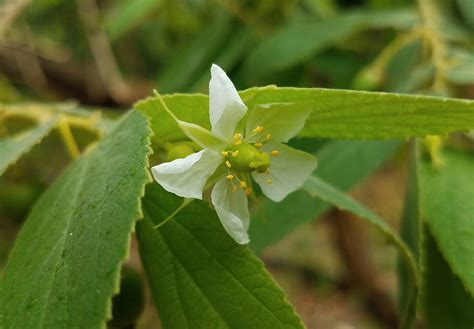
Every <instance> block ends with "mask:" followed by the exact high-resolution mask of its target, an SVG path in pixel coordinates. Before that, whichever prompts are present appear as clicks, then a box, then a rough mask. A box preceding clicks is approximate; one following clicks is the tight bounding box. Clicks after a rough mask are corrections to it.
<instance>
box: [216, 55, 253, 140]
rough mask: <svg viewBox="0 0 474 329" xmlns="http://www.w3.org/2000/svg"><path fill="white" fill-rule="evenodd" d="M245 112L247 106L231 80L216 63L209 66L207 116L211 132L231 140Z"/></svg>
mask: <svg viewBox="0 0 474 329" xmlns="http://www.w3.org/2000/svg"><path fill="white" fill-rule="evenodd" d="M245 113H247V107H246V106H245V105H244V103H243V102H242V99H240V96H239V94H238V93H237V90H236V89H235V87H234V84H233V83H232V81H230V79H229V77H228V76H227V74H225V72H224V71H223V70H222V69H221V68H220V67H219V66H217V65H216V64H212V67H211V81H210V82H209V116H210V120H211V126H212V133H213V134H215V135H217V136H219V137H221V138H223V139H225V140H226V141H227V142H231V141H232V137H233V135H234V131H235V127H236V126H237V124H238V123H239V121H240V119H242V118H243V117H244V115H245Z"/></svg>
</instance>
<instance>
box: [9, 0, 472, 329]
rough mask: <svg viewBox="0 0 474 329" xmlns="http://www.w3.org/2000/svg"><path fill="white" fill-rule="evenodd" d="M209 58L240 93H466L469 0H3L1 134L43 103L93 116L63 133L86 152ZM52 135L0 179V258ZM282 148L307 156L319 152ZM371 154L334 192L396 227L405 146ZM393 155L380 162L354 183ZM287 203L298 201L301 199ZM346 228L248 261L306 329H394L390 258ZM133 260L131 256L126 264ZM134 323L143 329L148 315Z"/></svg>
mask: <svg viewBox="0 0 474 329" xmlns="http://www.w3.org/2000/svg"><path fill="white" fill-rule="evenodd" d="M211 63H217V64H219V65H220V66H221V67H222V68H223V69H224V70H225V71H226V72H228V73H229V76H230V77H231V79H232V80H233V81H234V82H235V84H236V86H237V88H238V89H245V88H249V87H253V86H259V85H267V84H277V85H279V86H294V87H323V88H342V89H357V90H370V91H390V92H401V93H418V94H434V95H443V96H450V97H461V98H473V97H474V2H473V1H472V0H419V1H414V0H396V1H393V0H262V1H249V0H242V1H238V0H229V1H227V0H207V1H206V0H134V1H129V0H115V1H112V0H99V1H98V0H75V1H61V0H36V1H29V0H16V1H11V0H10V1H9V0H3V2H2V3H1V4H0V102H1V103H2V104H3V105H1V106H0V107H1V108H0V137H5V136H9V135H12V134H14V133H15V132H18V131H22V130H23V129H25V128H29V127H32V126H33V125H34V122H35V120H34V119H35V118H34V116H32V118H31V119H27V118H25V117H21V118H20V117H15V115H13V116H12V115H10V116H9V117H8V120H6V118H7V116H6V115H4V116H2V113H4V112H6V111H7V110H6V109H8V111H11V110H12V108H14V107H15V106H16V105H17V104H24V103H29V102H42V103H44V104H43V105H38V106H42V111H45V112H48V113H56V112H58V111H59V112H61V113H63V114H64V113H67V114H68V115H73V116H79V117H80V116H85V117H94V118H99V117H100V119H97V120H99V121H97V122H100V124H98V126H97V127H96V129H92V130H91V129H85V128H84V127H81V125H78V126H73V127H72V133H73V135H74V136H75V138H76V140H77V142H78V148H79V151H84V150H85V149H86V148H87V145H88V144H90V143H91V142H93V141H94V140H96V139H97V138H98V137H99V136H100V134H101V131H103V130H104V129H107V118H112V117H114V116H116V115H117V114H119V113H122V111H123V110H125V109H127V108H130V107H131V106H132V104H133V103H134V102H135V101H137V100H138V99H141V98H143V97H146V96H149V95H150V94H151V93H150V91H151V89H153V88H156V89H158V90H159V91H160V92H161V93H175V92H186V93H188V92H202V93H207V88H208V81H209V78H210V75H209V67H210V64H211ZM50 102H55V103H56V104H60V105H55V106H50V105H47V104H48V103H50ZM58 102H60V103H58ZM84 108H87V109H88V110H93V112H92V114H90V113H91V112H83V109H84ZM99 109H101V110H104V111H103V112H101V113H99V112H98V110H99ZM2 110H3V112H2ZM55 111H56V112H55ZM85 113H86V114H85ZM94 113H95V114H94ZM63 140H64V131H63V132H62V131H61V130H58V131H56V130H53V131H52V133H51V134H49V135H48V136H47V137H45V139H44V140H43V141H42V143H41V144H38V145H37V146H35V147H33V149H32V151H31V152H29V153H28V154H27V155H26V156H24V157H22V159H21V160H19V161H18V162H17V163H16V165H15V166H13V167H11V168H10V169H9V170H8V171H7V172H6V173H5V175H3V176H2V178H1V179H0V217H1V218H0V219H1V220H0V264H1V265H3V264H4V263H5V261H6V257H7V254H8V250H9V249H10V248H11V245H12V241H13V240H14V237H15V234H16V232H17V231H18V228H19V226H20V225H21V222H22V221H23V220H24V218H25V217H26V216H27V214H28V211H29V209H30V207H31V205H32V204H33V203H34V201H35V200H36V199H37V198H38V196H39V195H40V194H41V193H42V191H43V190H44V189H45V188H46V187H47V186H48V184H49V183H50V182H51V181H52V180H53V179H54V178H55V177H57V175H58V173H60V172H61V171H62V170H63V169H64V167H65V166H66V165H67V164H68V163H69V162H70V158H71V157H72V158H74V151H71V149H70V148H68V145H67V143H63ZM294 143H295V145H297V146H299V147H300V148H306V149H309V150H311V151H314V150H315V149H318V148H319V147H320V146H321V145H323V146H324V145H325V144H324V141H321V143H314V141H311V142H310V143H308V142H307V141H304V140H300V141H295V142H294ZM341 143H344V142H341ZM351 143H355V142H351ZM342 145H343V144H341V147H342ZM360 145H363V144H360ZM346 146H348V147H353V145H350V144H349V145H346ZM361 147H362V146H361ZM377 147H378V148H379V149H376V151H375V153H376V154H378V156H377V157H376V156H375V155H374V156H373V157H372V155H371V156H370V157H369V156H368V158H367V159H368V160H367V161H368V163H371V164H372V165H371V166H372V167H370V166H369V165H368V166H369V167H370V169H367V170H369V171H368V172H366V173H363V174H362V173H360V174H357V175H358V176H357V179H352V181H351V183H350V184H347V181H344V182H342V181H341V185H342V186H341V188H343V189H350V188H352V187H353V185H354V184H356V183H359V184H358V185H357V187H356V188H355V189H354V188H352V195H353V196H355V197H356V199H358V200H360V201H362V202H363V203H365V204H367V205H368V206H369V207H370V208H372V209H374V210H375V211H376V212H377V213H378V214H380V215H382V217H383V218H385V219H387V220H389V222H390V223H391V224H392V225H394V226H395V227H398V225H399V219H400V217H401V214H402V208H403V195H404V193H405V188H406V186H405V185H406V184H405V182H406V180H407V173H408V171H409V170H408V165H407V162H408V161H407V158H408V151H407V147H406V146H405V147H404V146H402V147H400V145H399V144H397V145H394V144H384V145H379V146H377ZM356 149H357V148H356ZM384 149H385V150H388V151H387V152H388V153H387V154H386V155H385V154H384V155H383V156H382V158H383V159H382V158H380V157H381V156H380V154H382V153H383V151H381V150H384ZM394 152H395V153H394ZM322 153H324V151H322ZM375 153H374V154H375ZM391 154H395V156H392V160H390V161H389V162H388V163H385V165H383V166H382V167H381V168H379V169H378V170H376V171H375V173H374V174H372V175H371V176H370V177H369V178H368V179H364V180H362V179H363V178H364V177H365V176H367V175H368V174H369V173H370V172H373V171H374V170H375V169H376V167H378V165H379V164H380V163H379V162H383V161H382V160H385V159H386V157H388V156H389V155H391ZM321 156H323V154H321ZM348 159H352V158H350V157H349V158H348ZM374 161H376V163H377V166H374V165H373V163H374ZM377 161H378V162H377ZM341 163H342V162H341ZM356 165H357V164H355V163H351V162H347V166H349V167H351V166H356ZM321 170H323V173H322V175H323V176H324V170H325V169H324V166H323V167H322V169H321ZM338 170H339V169H338ZM341 170H344V169H343V168H342V169H341ZM364 170H365V169H364ZM335 172H336V171H331V173H329V172H328V178H329V179H330V180H331V182H334V181H335V180H336V181H337V179H338V176H339V175H338V174H337V173H336V174H334V173H335ZM331 175H333V176H334V177H329V176H331ZM361 181H362V183H360V182H361ZM298 200H299V202H301V205H302V206H303V207H304V205H305V203H304V197H303V198H302V199H301V198H300V199H298ZM321 212H322V210H321ZM310 216H311V215H310ZM328 218H331V221H329V220H328ZM336 219H337V220H336ZM334 223H336V224H334ZM360 224H361V223H359V221H358V220H357V218H355V217H353V216H349V215H347V214H345V213H342V212H339V211H335V210H329V212H326V213H325V215H324V218H323V219H321V220H319V221H318V222H317V224H316V222H314V223H313V224H312V223H311V221H310V218H309V219H308V222H307V224H304V225H301V226H299V228H298V229H296V230H295V231H294V232H293V233H291V234H290V235H288V236H287V237H286V238H285V239H283V240H281V241H280V242H278V243H276V244H275V245H273V246H271V247H270V248H266V249H265V250H264V251H263V253H262V259H263V260H264V261H265V262H266V264H267V266H268V268H269V270H270V271H272V272H273V274H274V275H275V276H276V278H277V280H278V281H279V283H280V284H281V285H282V286H283V288H284V289H285V290H286V291H287V292H288V294H289V298H290V300H291V302H292V303H294V304H295V306H296V308H297V310H298V312H299V313H300V314H301V315H302V317H303V319H304V321H305V323H306V324H307V325H308V327H309V328H329V329H331V328H334V329H349V328H391V327H394V326H395V325H396V323H397V318H396V317H397V316H396V312H395V310H396V307H395V306H394V305H396V301H395V300H396V296H395V294H396V274H395V271H394V269H395V267H396V257H395V254H394V253H393V251H392V250H391V249H389V248H388V247H387V246H385V245H384V241H382V239H381V238H380V236H378V235H377V234H376V233H375V231H374V232H372V230H371V229H367V228H366V227H365V226H362V225H360ZM374 246H375V247H374ZM255 249H258V246H257V247H255ZM137 259H138V256H137V255H136V248H135V249H133V250H132V257H131V263H133V264H135V267H139V266H138V263H139V262H138V261H137ZM140 327H143V328H154V327H156V314H155V313H154V310H153V308H152V307H147V308H146V311H145V313H144V315H143V316H142V320H141V321H140Z"/></svg>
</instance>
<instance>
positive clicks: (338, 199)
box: [305, 176, 418, 329]
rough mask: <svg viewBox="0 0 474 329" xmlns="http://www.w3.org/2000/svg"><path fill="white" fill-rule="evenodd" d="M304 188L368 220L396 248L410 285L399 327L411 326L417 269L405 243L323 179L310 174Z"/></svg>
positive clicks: (380, 220)
mask: <svg viewBox="0 0 474 329" xmlns="http://www.w3.org/2000/svg"><path fill="white" fill-rule="evenodd" d="M305 189H306V190H307V191H308V192H309V193H311V194H312V195H314V196H315V197H319V198H321V199H323V200H324V201H326V202H328V203H331V204H332V205H334V206H336V207H337V208H339V209H341V210H346V211H350V212H352V213H353V214H355V215H357V216H359V217H361V218H364V219H366V220H368V221H369V223H371V224H372V225H374V227H376V228H377V229H378V230H379V231H380V232H381V233H382V234H384V236H385V237H386V238H387V240H388V241H389V242H390V243H392V244H393V245H394V246H395V247H396V248H397V249H398V251H399V252H400V255H401V256H402V258H403V260H404V261H405V263H406V265H407V267H408V269H409V273H410V286H411V287H410V288H411V289H410V295H409V298H408V303H407V305H406V307H405V309H404V310H403V314H402V318H401V325H400V327H401V328H407V329H408V328H411V327H412V325H413V323H414V321H415V312H414V310H415V307H416V302H417V298H418V270H417V267H416V263H415V260H414V259H413V256H412V254H411V252H410V250H409V249H408V247H407V246H406V245H405V243H404V242H403V241H402V240H401V239H400V237H399V236H398V235H397V234H396V233H394V232H393V230H392V229H391V228H390V227H389V226H388V225H387V224H386V223H385V222H384V221H383V220H382V219H381V218H380V217H378V216H377V215H375V214H374V213H373V212H371V211H370V210H369V209H367V208H365V207H364V206H363V205H362V204H360V203H358V202H357V201H356V200H354V199H353V198H352V197H350V196H349V195H347V194H345V193H343V192H341V191H339V190H338V189H337V188H335V187H334V186H332V185H330V184H328V183H326V182H325V181H324V180H322V179H320V178H317V177H315V176H312V177H310V178H309V179H308V181H307V182H306V183H305Z"/></svg>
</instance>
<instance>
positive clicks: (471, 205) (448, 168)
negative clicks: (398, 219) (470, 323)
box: [418, 149, 474, 294]
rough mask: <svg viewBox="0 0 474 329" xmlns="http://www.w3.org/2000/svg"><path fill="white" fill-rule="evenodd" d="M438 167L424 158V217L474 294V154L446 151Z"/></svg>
mask: <svg viewBox="0 0 474 329" xmlns="http://www.w3.org/2000/svg"><path fill="white" fill-rule="evenodd" d="M440 155H441V156H442V159H443V160H444V164H443V165H441V166H440V167H439V168H435V167H434V166H433V165H432V163H431V161H430V160H429V159H428V158H425V157H423V156H422V155H420V159H419V162H418V185H419V189H420V197H419V198H420V216H421V218H422V220H423V221H425V222H426V223H427V225H428V227H429V228H430V231H431V233H432V235H433V237H434V239H435V240H436V243H437V245H438V247H439V250H440V251H441V253H442V254H443V256H444V258H445V259H446V261H447V263H448V264H449V265H450V267H451V269H452V271H453V272H454V273H455V274H457V275H458V276H459V277H460V279H461V281H462V282H463V283H464V285H465V287H466V289H467V290H468V291H469V292H471V294H474V257H473V255H474V202H473V200H474V155H473V154H472V153H468V152H461V151H455V150H449V149H446V150H444V151H443V152H442V153H441V154H440Z"/></svg>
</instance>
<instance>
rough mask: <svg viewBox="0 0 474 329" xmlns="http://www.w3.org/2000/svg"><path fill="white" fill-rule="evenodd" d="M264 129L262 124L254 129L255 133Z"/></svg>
mask: <svg viewBox="0 0 474 329" xmlns="http://www.w3.org/2000/svg"><path fill="white" fill-rule="evenodd" d="M262 131H263V127H262V126H258V127H257V128H255V129H254V130H253V132H254V133H261V132H262Z"/></svg>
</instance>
